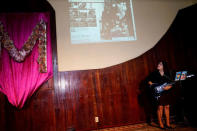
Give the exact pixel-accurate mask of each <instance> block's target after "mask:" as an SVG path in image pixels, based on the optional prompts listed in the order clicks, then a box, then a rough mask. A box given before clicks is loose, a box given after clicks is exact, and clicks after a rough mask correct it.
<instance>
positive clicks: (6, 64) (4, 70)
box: [0, 13, 53, 108]
mask: <svg viewBox="0 0 197 131" xmlns="http://www.w3.org/2000/svg"><path fill="white" fill-rule="evenodd" d="M41 19H43V20H44V21H45V22H46V24H47V73H40V72H39V64H38V62H37V59H38V55H39V53H38V42H37V43H36V45H35V46H34V48H33V50H32V52H31V53H30V54H29V55H28V56H27V57H26V58H25V61H24V62H21V63H18V62H16V61H14V59H13V58H11V57H10V56H9V54H8V51H7V50H6V49H5V48H2V50H1V56H0V91H1V92H2V93H4V94H5V95H6V96H7V98H8V100H9V102H10V103H11V104H12V105H14V106H16V107H18V108H22V107H23V105H24V103H25V101H26V100H27V99H28V98H29V97H30V96H32V94H33V93H34V92H35V91H36V90H37V89H38V88H39V87H40V86H41V84H43V83H44V82H46V81H47V80H48V79H50V78H51V77H52V75H53V68H52V51H51V39H50V15H49V13H1V14H0V21H1V22H2V23H3V24H4V27H5V30H6V31H7V32H8V35H9V36H10V38H11V40H13V42H14V45H15V46H16V48H17V49H21V48H22V46H23V44H24V43H25V41H26V40H27V39H28V37H29V36H30V35H31V33H32V30H33V28H34V27H35V26H36V24H38V23H39V22H40V20H41Z"/></svg>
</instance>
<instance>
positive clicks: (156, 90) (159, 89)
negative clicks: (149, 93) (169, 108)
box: [151, 82, 176, 100]
mask: <svg viewBox="0 0 197 131" xmlns="http://www.w3.org/2000/svg"><path fill="white" fill-rule="evenodd" d="M175 83H176V82H170V83H168V82H165V83H163V84H157V83H153V84H152V85H151V88H152V89H153V94H154V97H155V98H156V99H157V100H158V99H159V97H160V96H161V93H163V92H164V91H165V90H164V88H165V87H166V86H172V85H173V84H175Z"/></svg>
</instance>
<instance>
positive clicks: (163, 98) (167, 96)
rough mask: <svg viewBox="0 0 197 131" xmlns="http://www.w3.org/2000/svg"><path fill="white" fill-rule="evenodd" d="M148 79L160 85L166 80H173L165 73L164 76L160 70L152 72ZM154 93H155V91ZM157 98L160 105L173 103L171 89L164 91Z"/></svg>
mask: <svg viewBox="0 0 197 131" xmlns="http://www.w3.org/2000/svg"><path fill="white" fill-rule="evenodd" d="M148 81H151V82H152V83H157V84H159V85H160V84H163V83H165V82H171V80H170V77H169V75H167V74H164V75H163V76H161V75H160V73H159V71H155V72H153V73H151V74H150V76H149V77H148ZM153 88H154V87H153ZM152 95H154V93H153V94H152ZM155 100H156V103H157V104H158V105H170V104H171V103H172V95H171V89H169V90H167V91H163V92H162V93H161V95H160V97H159V98H158V99H155Z"/></svg>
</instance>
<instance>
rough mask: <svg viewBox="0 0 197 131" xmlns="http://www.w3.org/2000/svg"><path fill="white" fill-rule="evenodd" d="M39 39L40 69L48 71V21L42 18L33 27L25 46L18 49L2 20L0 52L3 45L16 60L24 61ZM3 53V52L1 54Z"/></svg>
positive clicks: (0, 24)
mask: <svg viewBox="0 0 197 131" xmlns="http://www.w3.org/2000/svg"><path fill="white" fill-rule="evenodd" d="M37 40H38V42H39V43H38V52H39V56H38V60H37V61H38V64H39V71H40V72H41V73H46V72H47V43H46V41H47V38H46V23H45V22H44V21H43V20H41V21H40V22H39V23H38V24H37V25H36V26H35V27H34V29H33V31H32V33H31V35H30V36H29V37H28V39H27V41H26V42H25V44H24V45H23V47H22V48H21V49H20V50H18V49H17V48H16V47H15V45H14V43H13V41H12V40H11V39H10V37H9V36H8V33H7V32H6V31H5V29H4V26H3V23H2V22H1V21H0V53H1V45H2V47H4V48H5V49H7V51H8V52H9V55H10V56H11V57H12V58H13V59H14V60H15V61H16V62H23V61H24V60H25V57H26V56H27V55H29V54H30V53H31V51H32V49H33V47H34V46H35V44H36V41H37ZM0 55H1V54H0Z"/></svg>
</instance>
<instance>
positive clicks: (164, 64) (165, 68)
mask: <svg viewBox="0 0 197 131" xmlns="http://www.w3.org/2000/svg"><path fill="white" fill-rule="evenodd" d="M160 62H161V63H162V64H163V70H164V74H166V75H169V68H168V64H167V62H166V61H159V63H160Z"/></svg>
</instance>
